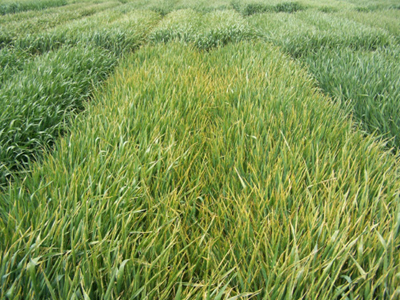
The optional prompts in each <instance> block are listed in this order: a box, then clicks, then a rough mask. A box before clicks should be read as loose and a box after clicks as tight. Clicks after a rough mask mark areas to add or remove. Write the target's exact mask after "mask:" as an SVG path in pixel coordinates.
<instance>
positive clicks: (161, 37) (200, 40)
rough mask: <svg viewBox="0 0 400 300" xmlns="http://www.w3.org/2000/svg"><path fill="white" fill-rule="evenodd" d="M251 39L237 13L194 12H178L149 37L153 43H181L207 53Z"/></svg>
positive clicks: (251, 36) (156, 28) (162, 22)
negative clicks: (229, 44) (217, 47)
mask: <svg viewBox="0 0 400 300" xmlns="http://www.w3.org/2000/svg"><path fill="white" fill-rule="evenodd" d="M251 38H254V33H253V31H252V29H251V28H250V26H249V25H248V23H247V22H246V20H245V19H243V18H242V16H240V14H238V13H237V12H235V11H234V10H221V11H213V12H210V13H205V14H203V13H199V12H196V11H194V10H192V9H182V10H177V11H174V12H172V13H170V14H168V15H167V16H165V17H164V19H163V20H162V21H161V22H160V23H159V24H158V26H156V27H155V28H154V29H153V30H152V31H151V32H150V33H149V35H148V40H149V41H150V42H151V43H157V42H164V43H165V42H168V41H171V40H173V41H181V42H183V43H186V44H194V45H195V46H196V47H198V48H199V49H204V50H209V49H211V48H213V47H216V46H223V45H226V44H227V43H229V42H238V41H242V40H246V39H251Z"/></svg>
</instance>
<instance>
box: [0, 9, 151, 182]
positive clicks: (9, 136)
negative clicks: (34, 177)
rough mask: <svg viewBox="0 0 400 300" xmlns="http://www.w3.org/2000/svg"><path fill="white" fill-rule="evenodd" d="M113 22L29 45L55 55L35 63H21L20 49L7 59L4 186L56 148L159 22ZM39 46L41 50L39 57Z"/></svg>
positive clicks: (145, 17)
mask: <svg viewBox="0 0 400 300" xmlns="http://www.w3.org/2000/svg"><path fill="white" fill-rule="evenodd" d="M109 16H110V20H112V21H110V23H109V24H107V22H106V20H104V19H103V18H99V19H95V20H97V21H98V22H94V23H93V22H88V24H90V26H89V25H88V26H87V27H86V28H81V27H79V26H78V27H76V28H77V30H78V29H79V32H77V31H72V30H71V29H72V27H70V28H65V30H64V32H63V35H57V36H56V37H62V38H63V39H58V40H56V41H57V43H56V42H55V39H51V40H49V43H47V44H44V43H43V39H41V40H40V42H38V43H37V44H34V43H33V42H32V43H31V44H27V45H29V50H30V51H31V52H37V51H39V50H41V52H40V53H46V52H48V51H50V52H49V53H47V54H43V55H41V56H37V57H36V58H34V59H33V60H30V59H29V57H25V60H24V59H21V56H19V55H18V53H17V52H15V49H14V51H11V52H10V53H6V54H5V55H6V56H7V59H8V61H9V62H10V58H13V59H14V61H13V62H11V63H10V64H9V65H10V68H8V67H6V68H4V69H3V71H2V73H1V75H2V79H3V82H2V85H1V89H0V103H1V105H2V107H4V110H3V111H2V112H1V114H0V124H1V126H0V128H1V131H0V145H1V149H0V153H1V156H0V172H1V173H0V175H1V176H0V177H1V178H2V182H0V183H1V184H4V183H5V180H7V179H8V178H9V177H10V176H11V175H12V173H13V172H14V171H16V170H21V167H23V166H26V164H27V163H28V162H29V161H30V160H31V159H32V158H33V157H35V156H36V154H38V153H40V152H42V151H43V149H47V148H48V147H49V146H51V144H52V143H53V141H54V138H55V137H56V136H58V135H60V133H62V132H63V130H65V128H66V126H65V124H66V123H68V120H69V119H70V116H71V115H72V114H73V113H74V112H75V111H77V110H78V111H79V110H80V109H82V105H83V104H82V103H83V101H84V100H85V99H87V97H88V96H89V95H90V93H91V91H92V90H93V85H96V83H97V82H99V81H101V80H104V79H105V78H106V76H107V74H109V73H110V71H111V70H112V68H113V67H114V66H115V64H116V61H117V58H118V57H119V56H121V55H122V54H123V53H126V52H128V51H131V50H133V49H135V48H136V47H138V45H140V43H141V42H142V41H143V39H144V36H145V34H146V32H147V30H149V28H150V27H151V26H152V25H153V24H154V22H156V21H157V20H158V15H157V14H155V13H153V12H140V11H139V12H134V13H127V14H123V15H122V16H119V17H118V18H116V19H114V18H113V17H112V14H110V15H109ZM100 20H101V22H102V23H104V24H103V25H102V26H99V24H100ZM54 36H55V35H51V37H54ZM41 37H43V36H41ZM47 37H48V36H47ZM35 41H38V40H35ZM35 45H40V47H41V48H40V49H39V50H37V49H36V50H35V51H33V50H32V49H33V48H32V47H34V46H35ZM47 45H48V48H44V47H46V46H47ZM60 47H61V49H60V50H57V49H58V48H60ZM20 48H23V47H20ZM16 49H17V50H18V49H19V48H16ZM7 50H8V49H3V50H2V51H1V52H0V54H2V53H3V52H4V53H5V51H7ZM22 53H23V55H28V54H26V53H27V52H22ZM13 55H14V56H13ZM0 58H1V56H0ZM26 62H28V63H26ZM18 65H19V67H17V66H18ZM10 75H11V76H10ZM7 78H8V79H7Z"/></svg>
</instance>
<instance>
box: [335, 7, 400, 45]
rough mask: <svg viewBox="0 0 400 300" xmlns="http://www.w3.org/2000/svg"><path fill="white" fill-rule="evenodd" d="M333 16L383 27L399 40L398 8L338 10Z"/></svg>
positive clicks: (399, 19) (399, 12)
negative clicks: (363, 10) (355, 10)
mask: <svg viewBox="0 0 400 300" xmlns="http://www.w3.org/2000/svg"><path fill="white" fill-rule="evenodd" d="M334 15H335V17H341V18H347V19H350V20H353V21H356V22H358V23H362V24H366V25H369V26H372V27H378V28H382V29H385V30H386V31H388V32H389V33H390V34H391V35H393V36H394V37H395V38H397V41H398V42H400V10H385V11H378V12H354V11H339V12H337V13H335V14H334Z"/></svg>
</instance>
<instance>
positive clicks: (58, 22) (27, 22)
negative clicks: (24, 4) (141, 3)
mask: <svg viewBox="0 0 400 300" xmlns="http://www.w3.org/2000/svg"><path fill="white" fill-rule="evenodd" d="M117 5H120V3H119V2H104V3H100V4H92V5H88V4H86V3H85V4H83V3H82V4H81V3H79V4H73V5H68V6H63V7H61V8H57V9H56V10H55V9H53V10H51V13H49V12H47V11H40V12H35V14H32V13H31V14H29V16H24V19H22V20H21V19H19V17H20V16H18V18H16V20H15V21H13V20H12V18H8V19H11V20H7V21H5V22H2V23H1V24H0V47H4V46H6V45H8V44H13V42H14V41H15V40H16V39H18V38H20V37H22V36H25V35H27V34H36V33H38V32H42V31H45V30H48V29H50V28H53V27H56V26H62V25H63V24H65V23H67V22H69V21H72V20H76V19H81V18H83V17H87V16H90V15H92V14H95V13H98V12H100V11H103V10H107V9H110V8H112V7H115V6H117ZM21 15H26V13H21Z"/></svg>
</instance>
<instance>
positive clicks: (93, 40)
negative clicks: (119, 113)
mask: <svg viewBox="0 0 400 300" xmlns="http://www.w3.org/2000/svg"><path fill="white" fill-rule="evenodd" d="M158 20H159V15H158V14H156V13H154V12H151V11H140V10H134V11H131V10H129V9H128V10H124V9H123V8H121V7H117V8H116V9H114V10H111V11H106V12H103V13H99V14H96V15H94V16H91V17H88V18H84V19H82V20H77V21H74V22H70V23H67V24H64V25H62V26H58V27H56V28H54V29H53V30H49V31H45V32H41V33H38V34H31V35H27V36H24V37H21V38H20V39H17V40H16V41H15V43H14V48H15V49H22V50H26V51H28V52H30V53H34V54H41V53H44V52H46V51H49V50H54V49H57V48H58V47H60V46H61V45H76V44H78V43H86V44H92V45H96V46H101V47H104V48H108V49H112V50H114V49H113V48H118V46H119V44H120V43H124V45H125V44H126V43H128V42H129V43H131V45H129V47H130V49H132V48H135V47H137V46H138V39H139V40H142V39H143V37H144V34H145V33H146V32H147V31H148V30H150V29H151V27H152V26H153V25H154V23H155V22H157V21H158ZM114 46H115V47H114ZM125 46H128V45H125ZM116 50H118V51H122V49H116Z"/></svg>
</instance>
